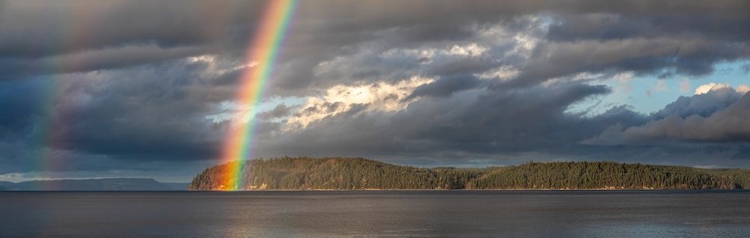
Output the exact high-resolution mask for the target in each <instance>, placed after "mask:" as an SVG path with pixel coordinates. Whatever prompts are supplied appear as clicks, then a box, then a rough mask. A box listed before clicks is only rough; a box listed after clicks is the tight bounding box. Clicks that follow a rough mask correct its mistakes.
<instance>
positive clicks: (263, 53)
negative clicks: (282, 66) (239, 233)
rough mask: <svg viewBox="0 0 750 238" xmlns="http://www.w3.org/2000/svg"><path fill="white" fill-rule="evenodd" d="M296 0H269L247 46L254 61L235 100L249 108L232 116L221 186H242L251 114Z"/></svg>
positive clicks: (238, 187)
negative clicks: (226, 163) (232, 121)
mask: <svg viewBox="0 0 750 238" xmlns="http://www.w3.org/2000/svg"><path fill="white" fill-rule="evenodd" d="M298 1H299V0H270V1H269V2H268V5H267V6H266V9H265V11H264V13H263V14H264V15H263V18H261V21H260V24H259V25H258V28H257V30H256V32H255V38H254V39H253V42H252V43H251V45H250V47H249V48H248V49H247V50H248V52H247V53H246V60H245V61H246V62H248V63H254V64H255V66H253V67H250V68H248V69H247V70H245V72H243V74H242V76H241V78H240V87H239V90H238V92H237V97H236V101H237V102H238V103H239V104H240V105H243V106H246V107H247V108H249V111H248V112H241V113H239V114H238V115H237V116H236V117H235V118H236V119H235V120H234V123H233V124H234V125H232V127H231V129H230V131H229V135H228V137H227V138H226V142H225V144H224V148H223V151H222V161H224V162H229V164H228V168H227V170H226V171H224V174H223V176H222V177H223V181H222V186H223V187H222V189H223V190H236V189H240V188H242V186H243V184H242V181H243V179H242V178H243V173H242V171H243V168H244V164H245V163H244V161H245V160H247V159H248V157H249V152H250V148H251V146H252V143H251V141H250V140H251V139H252V136H253V130H254V129H255V119H254V118H252V117H254V116H255V114H256V113H257V111H256V110H257V109H256V108H257V104H258V103H259V101H260V100H261V99H262V98H263V90H264V89H265V86H266V83H267V82H268V80H269V78H271V75H272V73H273V68H274V65H275V64H276V57H277V56H278V54H279V48H280V47H281V45H282V43H283V41H284V37H285V35H286V31H287V28H288V27H289V23H290V21H291V18H292V16H293V15H294V10H295V8H296V6H297V3H298ZM248 116H250V117H251V118H248ZM237 118H239V119H237Z"/></svg>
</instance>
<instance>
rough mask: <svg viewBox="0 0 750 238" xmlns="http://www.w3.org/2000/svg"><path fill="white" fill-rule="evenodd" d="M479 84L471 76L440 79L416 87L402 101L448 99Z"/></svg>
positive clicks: (479, 82) (480, 82)
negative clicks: (425, 97) (432, 98)
mask: <svg viewBox="0 0 750 238" xmlns="http://www.w3.org/2000/svg"><path fill="white" fill-rule="evenodd" d="M480 84H482V81H481V80H480V79H478V78H477V77H475V76H473V75H466V74H464V75H451V76H446V77H441V78H440V79H438V80H436V81H435V82H432V83H429V84H425V85H422V86H419V87H417V88H416V89H414V91H413V92H412V93H411V95H409V96H408V97H406V98H405V99H404V100H411V99H413V98H415V97H421V96H433V97H448V96H451V95H453V94H454V93H456V92H460V91H463V90H468V89H472V88H475V87H477V86H479V85H480Z"/></svg>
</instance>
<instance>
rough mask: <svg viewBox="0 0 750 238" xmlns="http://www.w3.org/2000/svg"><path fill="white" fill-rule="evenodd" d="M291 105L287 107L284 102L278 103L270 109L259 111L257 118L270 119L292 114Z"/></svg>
mask: <svg viewBox="0 0 750 238" xmlns="http://www.w3.org/2000/svg"><path fill="white" fill-rule="evenodd" d="M292 109H293V107H289V106H287V105H286V104H283V103H282V104H279V105H278V106H276V107H274V108H273V109H271V110H268V111H264V112H261V113H260V114H259V115H258V118H259V119H261V120H272V119H276V118H282V117H286V116H289V115H291V114H292Z"/></svg>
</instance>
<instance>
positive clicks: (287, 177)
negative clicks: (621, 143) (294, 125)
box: [189, 157, 750, 190]
mask: <svg viewBox="0 0 750 238" xmlns="http://www.w3.org/2000/svg"><path fill="white" fill-rule="evenodd" d="M232 163H239V162H232ZM234 165H236V164H233V165H232V166H234ZM229 168H230V164H222V165H217V166H214V167H211V168H208V169H206V170H204V171H203V172H202V173H200V174H198V175H197V176H196V177H195V178H194V179H193V182H192V184H191V185H190V187H189V188H190V189H192V190H224V189H233V188H229V187H227V185H225V184H222V183H223V181H227V178H226V177H224V176H227V174H230V173H228V169H229ZM240 168H241V170H242V171H243V173H242V176H241V177H240V178H239V179H240V181H239V182H238V183H234V182H232V183H231V184H238V186H239V187H238V188H237V189H241V190H262V189H293V190H307V189H741V188H747V187H750V171H749V170H742V169H697V168H691V167H679V166H659V165H644V164H621V163H615V162H551V163H534V162H532V163H526V164H523V165H518V166H508V167H491V168H482V169H457V168H432V169H427V168H416V167H411V166H399V165H392V164H387V163H383V162H378V161H374V160H368V159H362V158H321V159H316V158H307V157H299V158H290V157H284V158H275V159H256V160H251V161H249V162H246V163H243V164H240ZM232 179H234V178H229V180H232Z"/></svg>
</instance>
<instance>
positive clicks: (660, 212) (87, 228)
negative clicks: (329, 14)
mask: <svg viewBox="0 0 750 238" xmlns="http://www.w3.org/2000/svg"><path fill="white" fill-rule="evenodd" d="M336 236H342V237H348V236H420V237H453V236H478V237H750V191H709V192H706V191H678V192H675V191H340V192H332V191H326V192H280V191H276V192H274V191H267V192H266V191H264V192H229V193H227V192H0V237H336Z"/></svg>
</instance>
